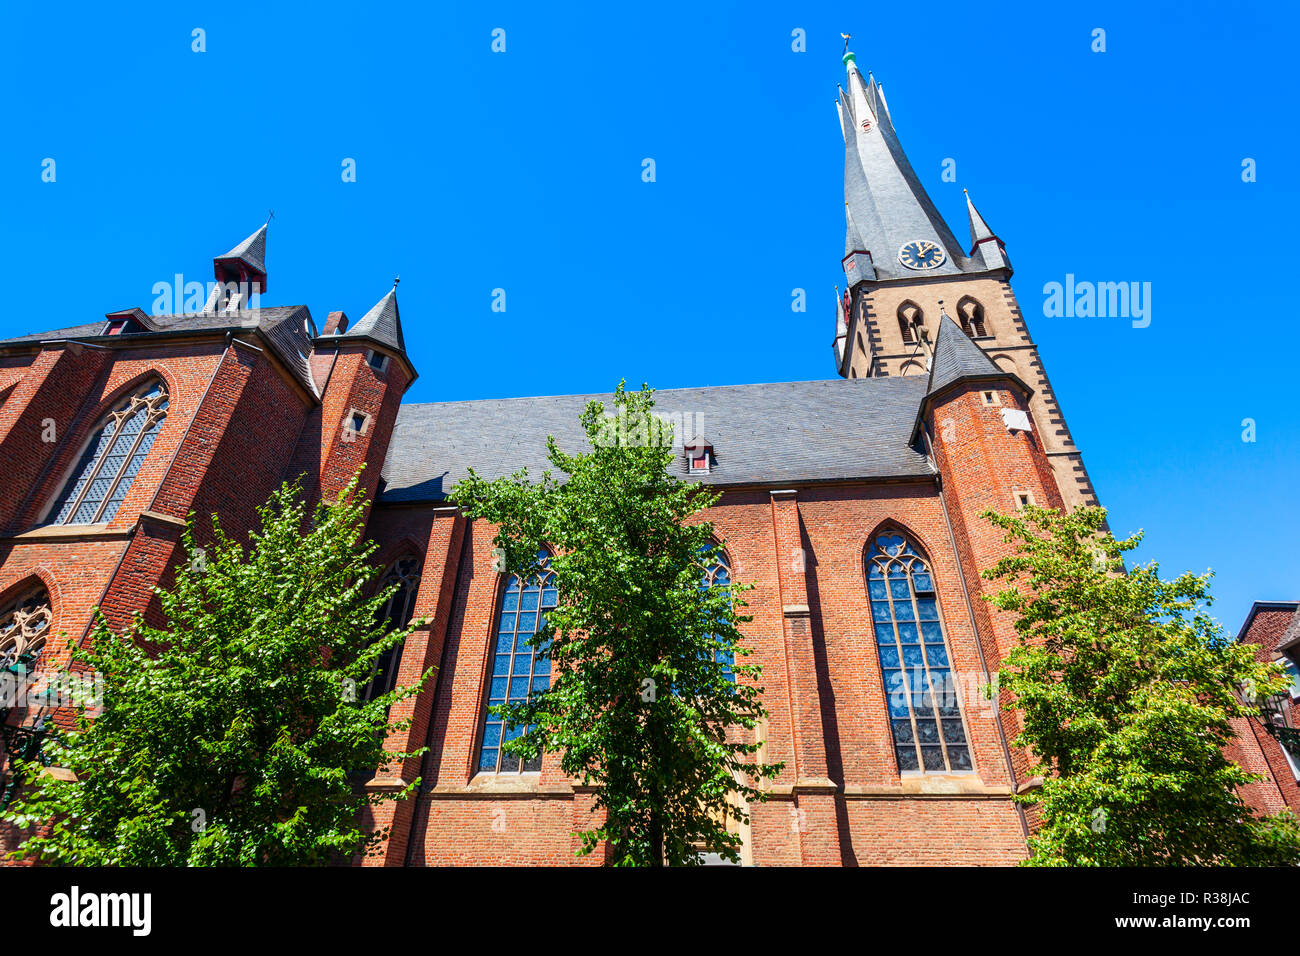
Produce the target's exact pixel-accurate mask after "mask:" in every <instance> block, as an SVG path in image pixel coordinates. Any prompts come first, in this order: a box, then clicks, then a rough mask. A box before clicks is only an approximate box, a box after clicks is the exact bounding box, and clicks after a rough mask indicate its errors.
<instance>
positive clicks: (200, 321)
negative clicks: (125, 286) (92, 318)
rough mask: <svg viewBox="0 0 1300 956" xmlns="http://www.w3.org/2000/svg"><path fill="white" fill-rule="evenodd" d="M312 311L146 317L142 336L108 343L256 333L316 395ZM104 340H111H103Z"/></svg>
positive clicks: (91, 335) (80, 331)
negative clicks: (193, 334) (164, 336)
mask: <svg viewBox="0 0 1300 956" xmlns="http://www.w3.org/2000/svg"><path fill="white" fill-rule="evenodd" d="M310 319H311V311H310V310H309V309H308V308H307V306H305V305H281V306H271V307H269V308H265V309H250V310H248V311H246V312H236V313H221V312H189V313H185V314H182V315H145V316H143V318H140V319H138V321H141V322H143V323H144V324H146V325H147V326H148V329H147V330H146V331H144V332H125V333H122V334H121V335H115V336H112V337H111V339H115V340H121V339H123V338H128V339H129V338H134V337H136V336H143V335H153V334H157V333H159V332H210V331H226V330H233V331H236V332H239V331H246V330H249V329H257V330H258V331H260V332H261V333H262V334H263V335H265V336H266V338H267V339H268V340H269V341H270V343H271V346H272V348H273V349H274V350H275V352H276V354H277V355H278V356H279V358H280V360H281V361H283V362H284V364H285V365H286V366H288V368H289V369H290V370H291V371H292V372H293V374H294V377H295V378H297V379H298V381H299V382H301V383H302V385H303V387H305V388H306V389H307V390H308V391H309V392H311V393H312V394H313V395H318V394H319V392H318V390H317V389H316V385H315V383H314V382H313V380H312V375H311V367H310V363H309V362H308V359H307V356H308V355H310V354H311V348H312V345H311V343H312V331H311V329H310V328H309V327H308V326H309V325H310ZM106 325H107V321H106V320H104V319H100V320H99V321H98V322H94V323H90V324H87V325H74V326H70V327H68V328H64V329H55V330H53V331H50V332H35V333H29V334H27V335H20V336H17V337H15V338H10V339H4V340H3V341H0V349H2V348H4V347H6V346H12V345H24V344H31V343H35V342H50V341H57V340H59V339H97V338H99V337H101V336H102V335H103V331H104V327H105V326H106ZM104 338H105V339H109V338H110V337H108V336H104Z"/></svg>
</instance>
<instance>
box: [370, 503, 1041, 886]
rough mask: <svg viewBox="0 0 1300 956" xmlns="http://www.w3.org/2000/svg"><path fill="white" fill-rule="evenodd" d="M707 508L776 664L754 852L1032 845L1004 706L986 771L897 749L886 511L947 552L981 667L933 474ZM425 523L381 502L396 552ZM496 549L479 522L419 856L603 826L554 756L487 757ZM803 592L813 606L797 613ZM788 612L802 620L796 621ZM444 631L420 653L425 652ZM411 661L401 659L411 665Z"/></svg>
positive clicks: (438, 711)
mask: <svg viewBox="0 0 1300 956" xmlns="http://www.w3.org/2000/svg"><path fill="white" fill-rule="evenodd" d="M709 518H710V520H712V521H713V522H714V525H715V528H716V530H717V535H718V537H719V539H721V540H723V541H724V542H725V543H726V547H727V553H728V556H729V558H730V560H731V562H732V567H733V574H734V577H735V578H736V579H737V580H739V581H744V582H745V583H749V584H753V585H754V588H753V590H751V591H749V592H748V593H747V594H746V596H745V597H746V600H747V601H748V604H749V607H748V608H747V609H746V613H748V614H750V615H752V617H753V622H752V623H750V624H748V625H746V628H745V631H746V634H747V636H748V638H749V645H750V646H751V647H753V648H754V651H755V654H754V657H753V658H751V660H754V661H756V662H758V663H761V664H762V665H763V667H764V673H763V677H762V684H763V686H764V687H765V693H764V700H765V703H766V705H767V707H768V710H769V711H770V713H771V717H770V719H769V721H768V722H767V724H766V726H765V727H764V728H762V731H761V737H762V740H763V742H764V755H763V756H764V759H766V760H770V761H776V760H781V761H784V762H785V769H784V770H783V772H782V774H781V775H780V777H779V778H778V779H777V781H776V782H775V784H774V786H773V788H772V799H771V801H770V802H769V803H767V804H765V805H759V806H756V807H755V808H753V816H754V820H753V826H752V837H751V841H750V842H751V853H752V859H753V862H756V863H759V864H781V863H793V864H797V863H831V864H839V863H846V864H851V865H875V864H885V863H925V862H954V863H1007V862H1013V861H1015V860H1017V859H1020V858H1022V857H1023V856H1024V853H1025V848H1024V838H1023V831H1022V828H1021V824H1020V820H1019V816H1018V814H1017V812H1016V810H1015V809H1014V807H1013V805H1012V803H1011V800H1010V797H1009V793H1010V786H1011V781H1010V777H1009V775H1008V772H1007V767H1006V760H1005V756H1004V751H1003V746H1002V742H1001V737H1000V735H999V732H998V723H997V720H996V719H995V716H994V714H993V711H992V709H991V708H989V707H981V706H980V705H979V703H978V702H974V703H972V702H967V703H966V705H965V709H966V718H967V724H968V727H969V730H970V736H971V745H972V751H973V756H974V762H975V768H976V769H975V772H973V773H970V774H952V775H946V776H944V775H938V776H936V775H925V779H924V780H923V779H922V778H920V777H914V776H912V775H907V777H906V778H904V777H902V776H900V774H899V773H898V770H897V766H896V764H895V760H894V756H893V749H892V745H891V743H890V740H891V738H890V733H889V725H888V718H887V712H886V707H885V699H884V690H883V687H882V682H881V676H880V667H879V662H878V660H877V658H876V651H875V641H874V637H873V636H872V631H871V628H870V624H869V621H870V608H869V603H868V600H867V597H866V586H865V578H864V576H863V551H864V548H865V546H866V544H867V541H868V539H869V537H870V536H871V535H872V534H873V532H875V531H876V530H878V529H879V528H880V527H881V526H882V525H884V524H885V523H887V522H888V523H892V525H893V526H895V527H899V528H901V529H902V530H905V531H906V532H908V533H909V534H911V535H912V536H913V537H914V540H916V542H917V543H918V545H919V546H920V547H921V548H922V549H923V550H924V551H925V553H926V555H927V556H928V558H929V560H930V561H931V562H932V564H933V570H934V572H935V575H936V578H937V581H938V584H939V600H940V605H941V614H942V616H943V622H944V627H945V633H946V634H947V637H948V641H949V646H950V649H951V651H952V654H953V658H954V664H955V667H956V669H957V670H959V671H962V672H963V673H969V674H972V675H978V674H982V669H981V666H980V661H979V653H978V651H977V649H976V644H975V640H976V639H975V632H974V629H973V626H972V622H971V620H970V614H969V612H968V610H967V606H966V602H965V599H964V596H963V594H962V590H961V581H960V578H959V577H958V573H957V565H956V561H955V556H954V554H953V550H952V547H951V544H950V539H949V537H948V533H947V528H946V523H945V522H944V518H943V512H942V509H941V505H940V501H939V498H938V495H937V493H936V491H935V489H934V487H933V485H932V484H930V483H929V482H919V483H912V484H894V485H885V484H880V485H855V486H844V487H824V488H805V489H797V490H795V491H794V494H793V495H780V496H775V497H774V496H773V495H772V494H770V493H769V492H768V491H738V492H730V493H728V494H726V495H725V496H724V498H723V499H722V500H721V501H720V502H719V504H718V505H716V506H715V507H714V508H713V509H712V510H711V512H710V513H709ZM460 520H463V519H460ZM436 523H437V522H436V521H435V522H433V524H434V526H435V527H436ZM429 528H430V518H429V515H428V513H427V512H425V511H423V510H422V509H417V508H409V507H406V508H386V507H383V506H380V507H379V508H377V509H376V510H375V512H374V515H373V518H372V523H371V529H372V531H374V532H375V533H376V535H377V537H378V538H379V540H381V541H383V542H384V543H385V544H384V551H385V554H390V553H391V554H396V553H398V552H400V550H401V549H402V548H403V547H407V546H409V542H411V541H419V540H422V539H423V538H425V537H428V536H429V535H430V531H429ZM399 541H403V542H407V543H406V544H398V543H397V542H399ZM390 542H392V543H390ZM796 548H801V549H802V550H803V552H804V562H803V571H802V572H799V571H797V570H796V569H797V567H798V564H797V562H794V561H792V557H793V551H794V550H795V549H796ZM491 551H492V529H491V528H490V527H489V526H486V525H485V524H483V523H482V522H473V523H468V524H467V525H466V527H465V531H464V540H463V551H462V553H461V554H460V555H459V556H458V561H459V570H458V573H457V574H456V580H455V598H454V601H452V602H451V603H450V606H449V608H448V620H447V627H446V636H445V642H444V644H443V646H442V649H441V650H442V652H441V668H440V670H439V672H438V676H437V681H438V682H437V686H436V689H434V690H433V691H432V692H431V693H430V694H429V695H428V696H429V697H430V698H431V700H432V714H431V716H432V724H431V727H430V733H429V735H428V740H429V743H430V744H431V746H432V748H433V750H432V753H431V755H430V758H429V760H428V772H427V773H426V774H425V780H426V785H427V787H428V792H427V793H426V794H425V795H424V796H422V797H421V798H419V799H418V801H416V803H415V804H414V813H413V817H414V826H413V832H412V833H411V836H410V838H409V839H410V844H411V846H410V849H411V854H412V858H413V859H412V862H414V863H416V864H417V865H418V864H421V863H423V864H428V865H445V864H453V863H529V864H544V863H549V864H562V863H567V862H570V861H572V860H573V856H572V853H573V850H574V849H575V848H576V842H575V841H574V838H573V837H572V835H571V833H572V831H573V830H574V829H579V828H583V829H585V828H588V827H590V826H592V825H593V824H592V819H591V817H590V816H589V814H588V806H589V801H590V797H589V795H587V794H583V793H575V791H574V788H573V786H572V782H571V781H568V780H565V779H564V778H563V776H562V775H561V774H560V773H559V772H558V768H557V767H556V765H555V760H554V759H553V756H552V755H548V757H547V759H546V760H545V761H544V762H543V770H542V773H541V774H540V775H538V776H537V777H527V776H525V777H519V776H517V775H501V776H499V777H497V776H494V775H477V774H476V773H475V772H474V769H475V765H476V764H475V761H476V759H477V748H478V737H479V732H480V726H481V723H482V720H483V713H484V706H485V703H484V693H485V680H486V675H487V671H488V667H489V642H490V641H491V639H492V637H493V622H494V620H495V616H496V608H497V602H498V601H499V595H500V587H501V575H499V574H498V573H496V572H494V571H493V570H492V567H491ZM444 554H449V551H448V549H446V548H444V547H442V546H441V545H440V546H439V547H438V549H437V554H436V558H435V557H426V562H425V575H426V580H427V576H428V575H429V574H430V572H431V571H432V570H433V568H434V566H435V560H437V561H442V560H448V559H444V558H443V557H442V555H444ZM795 578H799V579H800V580H801V581H802V585H800V584H799V583H797V582H796V581H795V580H793V579H795ZM442 583H443V584H444V585H445V581H444V582H442ZM801 586H802V591H801V590H800V587H801ZM439 592H440V593H442V588H440V589H439ZM801 595H802V596H803V598H804V601H805V602H806V606H807V607H808V613H807V615H806V616H802V612H800V611H799V610H798V608H799V607H800V604H799V601H798V599H799V598H800V596H801ZM419 603H420V606H421V607H422V608H423V607H428V606H431V605H432V603H433V599H432V595H431V594H426V588H425V586H424V582H422V585H421V590H420V598H419ZM792 612H793V613H792ZM417 613H423V611H422V610H419V611H417ZM792 617H794V618H795V619H796V620H800V619H802V620H803V621H804V624H805V626H804V627H803V628H799V627H794V628H792V627H789V626H788V621H789V620H790V619H791V618H792ZM439 623H441V622H439ZM431 646H432V645H431V644H430V645H429V647H426V648H425V650H424V653H425V659H426V660H427V659H428V656H429V648H430V647H431ZM408 673H409V672H408V669H407V667H406V663H405V660H404V662H403V670H402V677H403V680H405V679H407V676H408ZM975 683H978V679H975ZM810 726H814V727H818V728H820V729H819V732H818V737H817V739H812V740H810V739H807V738H806V737H805V738H804V739H802V740H800V741H799V742H798V745H796V737H797V736H798V728H800V727H803V728H805V729H806V728H808V727H810ZM926 791H928V792H926ZM400 817H401V811H400V810H399V814H398V824H399V825H398V826H397V827H395V829H394V840H399V839H402V837H401V836H400ZM403 845H404V846H405V844H403ZM386 862H389V863H390V864H392V863H393V862H394V860H392V859H391V858H390V859H388V860H387V861H386ZM588 862H599V857H598V856H597V858H595V859H590V860H588Z"/></svg>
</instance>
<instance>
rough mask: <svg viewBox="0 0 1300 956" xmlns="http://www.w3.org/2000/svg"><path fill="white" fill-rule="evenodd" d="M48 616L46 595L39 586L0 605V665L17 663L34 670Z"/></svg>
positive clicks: (45, 633) (29, 670)
mask: <svg viewBox="0 0 1300 956" xmlns="http://www.w3.org/2000/svg"><path fill="white" fill-rule="evenodd" d="M52 617H53V615H52V613H51V612H50V596H49V595H48V594H47V593H46V592H45V589H44V588H40V587H38V588H36V589H34V590H31V591H27V592H26V593H24V594H22V595H20V596H19V597H18V598H17V599H15V600H13V601H10V602H8V603H7V604H5V605H4V606H3V607H0V668H7V667H17V666H19V665H21V666H22V667H24V668H25V669H26V672H27V673H31V672H32V671H34V670H35V669H36V661H37V660H38V659H39V658H40V656H41V652H42V651H43V650H44V649H45V638H46V637H47V635H48V633H49V630H50V621H51V619H52Z"/></svg>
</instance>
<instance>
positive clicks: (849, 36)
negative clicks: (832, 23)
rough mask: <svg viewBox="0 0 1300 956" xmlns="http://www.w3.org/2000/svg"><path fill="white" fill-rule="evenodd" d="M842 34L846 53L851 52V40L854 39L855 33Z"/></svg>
mask: <svg viewBox="0 0 1300 956" xmlns="http://www.w3.org/2000/svg"><path fill="white" fill-rule="evenodd" d="M840 36H842V37H844V52H845V53H848V52H849V41H850V40H852V39H853V34H851V33H841V34H840Z"/></svg>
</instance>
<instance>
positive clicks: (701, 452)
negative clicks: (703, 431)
mask: <svg viewBox="0 0 1300 956" xmlns="http://www.w3.org/2000/svg"><path fill="white" fill-rule="evenodd" d="M712 470H713V446H712V445H710V444H709V443H708V442H707V441H705V440H704V439H703V438H700V437H698V436H697V437H696V438H693V439H691V440H690V441H689V442H687V443H686V471H687V473H689V474H692V475H707V474H709V472H711V471H712Z"/></svg>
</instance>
